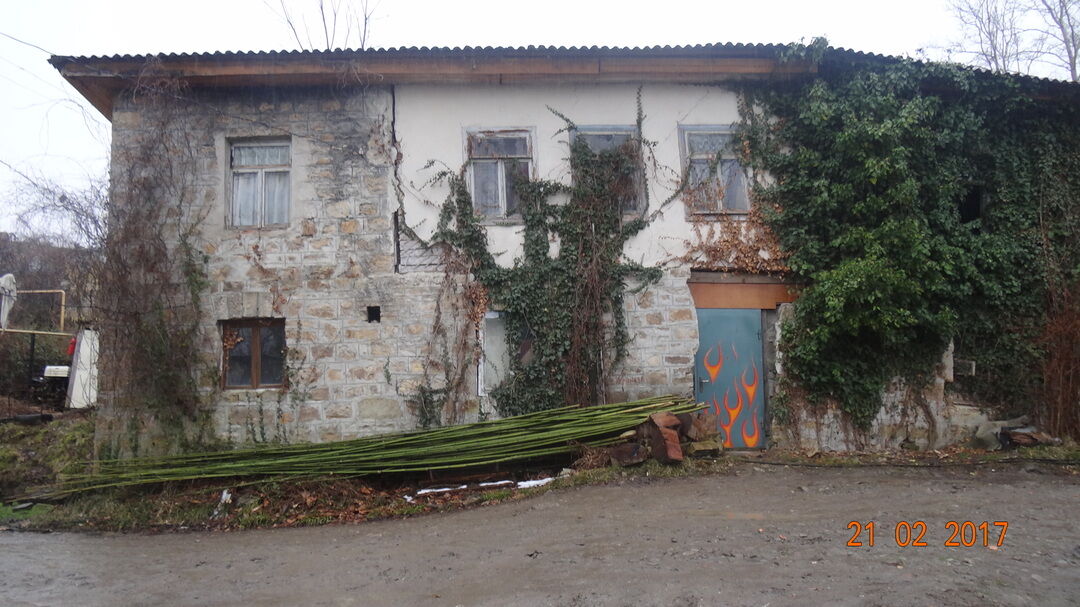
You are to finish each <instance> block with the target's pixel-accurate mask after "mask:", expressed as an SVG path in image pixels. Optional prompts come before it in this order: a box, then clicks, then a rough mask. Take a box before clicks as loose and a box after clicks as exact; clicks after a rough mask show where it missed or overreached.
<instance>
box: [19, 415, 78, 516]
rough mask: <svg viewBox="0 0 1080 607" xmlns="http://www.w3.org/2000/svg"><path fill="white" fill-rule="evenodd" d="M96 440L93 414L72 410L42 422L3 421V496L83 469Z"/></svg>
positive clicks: (28, 489) (20, 492)
mask: <svg viewBox="0 0 1080 607" xmlns="http://www.w3.org/2000/svg"><path fill="white" fill-rule="evenodd" d="M93 444H94V418H93V416H92V415H91V414H82V413H75V412H70V413H66V414H64V415H63V416H62V417H59V418H58V419H56V420H55V421H53V422H50V423H47V424H43V425H40V426H23V425H20V424H2V425H0V500H3V499H5V498H7V499H10V498H12V497H15V496H18V495H22V494H25V493H27V492H29V491H30V490H32V489H33V488H35V487H39V486H43V485H47V484H50V483H52V482H54V481H55V480H56V477H57V475H58V474H60V473H62V472H74V471H78V470H82V469H84V468H85V466H86V462H87V461H89V460H90V457H91V454H92V452H93Z"/></svg>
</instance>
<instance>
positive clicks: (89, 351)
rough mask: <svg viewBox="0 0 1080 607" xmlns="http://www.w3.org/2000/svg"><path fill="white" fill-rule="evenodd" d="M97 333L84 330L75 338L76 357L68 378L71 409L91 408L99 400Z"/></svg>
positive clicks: (68, 402) (68, 399)
mask: <svg viewBox="0 0 1080 607" xmlns="http://www.w3.org/2000/svg"><path fill="white" fill-rule="evenodd" d="M97 359H98V338H97V331H94V330H91V329H83V330H81V331H79V334H78V336H77V337H76V338H75V357H74V358H73V359H72V361H71V375H70V376H69V377H68V390H67V406H68V408H69V409H82V408H84V407H90V406H92V405H93V404H94V401H96V400H97Z"/></svg>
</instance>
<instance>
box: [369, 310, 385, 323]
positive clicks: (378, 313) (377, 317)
mask: <svg viewBox="0 0 1080 607" xmlns="http://www.w3.org/2000/svg"><path fill="white" fill-rule="evenodd" d="M367 321H368V322H382V309H381V308H379V306H368V307H367Z"/></svg>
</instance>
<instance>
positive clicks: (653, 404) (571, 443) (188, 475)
mask: <svg viewBox="0 0 1080 607" xmlns="http://www.w3.org/2000/svg"><path fill="white" fill-rule="evenodd" d="M700 408H701V406H700V405H697V404H695V403H694V402H693V401H690V400H688V399H685V398H680V397H674V396H661V397H655V398H647V399H643V400H637V401H632V402H626V403H618V404H610V405H596V406H590V407H563V408H559V409H551V410H548V411H540V412H537V413H530V414H528V415H520V416H517V417H508V418H505V419H499V420H493V421H487V422H480V423H475V424H465V425H460V426H446V427H442V428H436V429H433V430H421V431H415V432H406V433H402V434H383V435H377V436H369V437H364V438H357V439H353V440H346V441H338V442H333V443H318V444H297V445H286V446H278V447H264V448H255V449H238V450H233V451H218V452H210V453H189V454H183V455H172V456H167V457H157V458H136V459H127V460H103V461H100V462H98V465H97V470H96V471H95V472H92V473H89V474H74V475H69V476H66V477H64V478H62V479H61V482H60V483H59V485H57V486H56V487H55V488H53V489H52V490H51V491H49V492H48V493H46V494H45V495H44V496H39V497H46V498H51V499H55V498H60V497H65V496H68V495H72V494H76V493H82V492H86V491H94V490H98V489H108V488H115V487H131V486H136V485H149V484H157V483H169V482H178V481H190V480H203V479H221V478H230V479H271V478H273V479H279V480H285V479H290V480H298V479H310V478H320V477H326V476H334V477H356V476H366V475H373V474H383V473H400V472H420V471H429V470H447V469H453V468H468V467H475V466H488V465H493V464H499V463H505V462H514V461H522V460H527V459H532V458H538V457H545V456H552V455H559V454H565V453H572V452H574V451H576V450H578V449H580V448H581V445H587V446H591V447H600V446H605V445H610V444H612V443H614V442H616V441H617V440H618V436H619V434H620V433H622V432H625V431H626V430H630V429H633V428H635V427H637V426H638V424H640V423H642V422H643V421H645V420H646V419H647V418H648V417H649V415H651V414H653V413H657V412H659V411H669V412H671V413H689V412H691V411H695V410H697V409H700Z"/></svg>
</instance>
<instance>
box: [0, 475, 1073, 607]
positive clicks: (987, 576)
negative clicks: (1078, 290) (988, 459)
mask: <svg viewBox="0 0 1080 607" xmlns="http://www.w3.org/2000/svg"><path fill="white" fill-rule="evenodd" d="M851 521H860V522H862V523H867V522H871V521H872V522H873V523H874V524H875V543H874V546H872V547H871V546H868V545H867V543H868V542H867V532H866V531H863V533H862V534H860V537H859V539H860V540H861V541H862V543H863V546H862V547H849V546H848V545H847V542H848V541H849V539H850V538H851V536H852V530H850V529H849V528H848V524H849V522H851ZM898 521H907V522H909V523H914V522H915V521H924V522H925V524H926V532H925V535H924V537H923V541H924V542H925V543H926V544H927V545H926V546H924V547H916V546H908V547H899V546H898V545H897V542H896V538H895V535H894V529H895V526H896V523H897V522H898ZM948 521H957V522H958V523H963V522H964V521H972V522H973V523H975V524H976V525H977V524H979V523H982V522H983V521H988V522H991V523H992V522H994V521H1007V522H1008V523H1009V526H1008V531H1007V534H1006V536H1005V538H1004V541H1003V542H1002V545H1001V546H1000V547H998V546H997V545H996V544H997V543H998V537H999V535H1000V533H999V529H1000V528H999V527H995V526H993V525H991V526H990V527H989V530H990V534H989V537H988V538H987V539H988V543H989V544H990V546H989V547H986V546H983V543H982V532H981V531H978V530H977V529H976V531H977V535H978V537H977V540H976V542H975V545H974V546H971V547H964V546H963V545H962V542H963V539H964V538H963V537H962V536H960V535H958V536H957V538H956V540H957V541H958V543H961V545H960V546H957V547H946V546H945V545H944V543H945V541H946V540H948V539H949V536H950V535H951V533H952V531H951V529H950V528H948V526H947V522H948ZM901 527H903V526H901ZM916 529H918V527H917V526H916ZM969 530H970V529H969ZM970 535H971V534H970V533H969V537H968V539H971V538H970ZM901 539H902V540H905V539H906V538H904V537H902V538H901ZM0 571H2V577H0V603H3V604H4V605H20V606H21V605H500V606H502V605H522V606H525V605H528V606H532V605H571V606H582V607H583V606H588V605H634V606H639V605H664V606H693V605H756V606H764V605H769V606H780V605H889V606H893V605H959V606H968V605H970V606H980V607H981V606H986V605H1080V477H1078V476H1076V475H1075V473H1074V474H1072V475H1070V474H1067V473H1062V472H1061V471H1060V470H1050V469H1044V468H1039V467H1036V466H1035V465H1032V464H1025V465H1013V466H1008V467H996V468H992V467H990V466H983V467H979V468H947V469H904V468H860V469H821V468H789V467H779V466H777V467H774V466H764V465H751V464H743V465H740V466H738V467H737V468H736V471H735V473H733V474H731V475H726V476H710V477H698V478H688V479H665V480H651V481H650V479H642V480H634V481H628V482H625V483H623V484H620V485H607V486H592V487H584V488H580V489H570V490H555V491H550V492H548V493H545V494H543V495H541V496H539V497H536V498H534V499H528V500H523V501H516V502H510V503H505V504H499V505H494V506H489V507H483V508H478V509H474V510H468V511H461V512H452V513H446V514H439V515H433V516H426V517H420V518H415V519H408V520H392V521H383V522H378V523H368V524H362V525H350V526H336V525H331V526H325V527H318V528H307V529H281V530H268V531H253V532H237V533H178V534H161V535H145V534H132V535H119V534H106V535H88V534H68V533H53V534H38V533H16V532H8V533H0Z"/></svg>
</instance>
